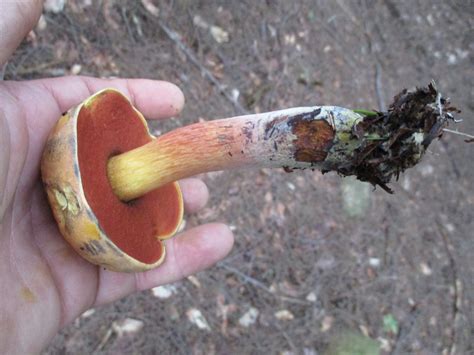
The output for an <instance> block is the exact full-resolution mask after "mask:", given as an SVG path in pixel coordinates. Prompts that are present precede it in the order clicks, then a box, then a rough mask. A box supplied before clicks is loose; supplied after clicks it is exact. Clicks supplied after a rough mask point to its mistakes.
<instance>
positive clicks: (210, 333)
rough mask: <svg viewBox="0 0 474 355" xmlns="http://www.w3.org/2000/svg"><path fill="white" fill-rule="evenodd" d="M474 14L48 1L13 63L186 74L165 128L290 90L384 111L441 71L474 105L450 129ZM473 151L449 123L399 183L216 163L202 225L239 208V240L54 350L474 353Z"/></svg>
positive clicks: (394, 4)
mask: <svg viewBox="0 0 474 355" xmlns="http://www.w3.org/2000/svg"><path fill="white" fill-rule="evenodd" d="M59 3H60V1H59ZM150 4H155V5H156V7H153V6H151V5H150ZM473 15H474V2H473V1H472V0H448V1H441V0H434V1H422V0H416V1H412V0H410V1H409V0H406V1H395V0H385V1H381V0H373V1H371V0H365V1H364V0H360V1H348V0H337V1H317V0H313V1H309V0H307V1H285V0H280V1H270V0H267V1H252V0H244V1H232V2H231V1H224V0H223V1H191V0H175V1H172V0H170V1H156V2H152V1H118V0H117V1H113V0H102V1H91V0H76V1H69V2H68V3H67V4H66V5H65V7H64V9H61V8H59V9H57V12H56V13H55V12H51V11H49V12H45V13H44V15H43V18H42V20H41V21H40V24H39V25H38V28H37V29H36V30H35V31H34V33H32V34H30V36H29V38H28V40H27V41H25V43H24V44H23V45H22V47H21V48H20V49H19V50H18V51H17V53H16V55H15V56H14V58H13V59H12V61H11V62H10V63H9V64H8V66H7V67H6V70H5V78H6V79H29V78H36V77H47V76H61V75H67V74H81V75H94V76H120V77H146V78H156V79H165V80H168V81H171V82H174V83H176V84H178V85H179V86H180V87H181V88H182V89H183V90H184V93H185V95H186V99H187V103H186V108H185V110H184V112H183V114H182V115H181V116H180V117H178V118H174V119H172V120H169V121H167V122H165V123H161V124H159V125H158V126H155V127H154V129H155V133H158V134H159V133H160V132H165V131H168V130H170V129H172V128H175V127H178V126H182V125H185V124H189V123H192V122H196V121H197V120H198V119H200V118H202V119H213V118H220V117H227V116H232V115H236V114H240V113H244V112H264V111H268V110H275V109H279V108H285V107H292V106H305V105H318V104H334V105H340V106H346V107H357V108H368V109H383V108H384V107H385V105H386V104H388V103H389V101H390V100H391V98H392V97H393V95H395V94H396V93H397V92H398V91H399V90H400V89H402V88H405V87H413V86H416V85H426V84H428V83H429V81H430V80H431V79H435V80H436V82H437V85H438V87H439V89H440V91H441V92H443V93H445V94H446V95H447V96H449V97H451V99H452V102H453V104H454V106H456V107H458V108H459V109H461V110H462V114H461V115H460V117H462V118H463V119H464V121H463V123H461V124H458V125H451V127H450V128H451V129H459V130H460V131H463V132H467V133H470V134H473V133H474V120H473V111H474V100H473V97H474V91H473V90H474V89H473V49H474V42H473V38H474V31H473V22H474V16H473ZM473 154H474V144H472V143H471V144H467V143H464V140H463V138H462V137H460V136H456V135H452V134H448V133H446V134H445V135H444V137H443V139H442V140H440V141H437V142H435V143H434V144H433V145H432V146H431V147H430V151H429V153H428V154H426V156H425V158H424V160H423V162H422V163H421V164H420V165H418V166H417V167H415V168H414V169H411V170H410V171H407V172H406V173H405V174H404V175H403V176H401V177H400V180H399V181H398V182H395V183H393V184H392V185H391V186H392V188H393V189H394V191H395V194H394V195H389V194H387V193H385V192H384V191H383V190H381V189H376V190H375V191H373V189H372V187H371V186H368V185H367V184H363V183H360V182H356V181H354V180H352V179H342V178H340V177H338V176H336V175H335V174H327V175H324V176H323V175H321V174H320V173H319V172H311V171H305V172H294V173H290V174H289V173H285V172H284V171H269V170H256V171H233V172H225V173H210V174H206V175H205V176H203V178H204V180H205V181H206V182H207V184H208V186H209V189H210V191H211V195H212V197H211V200H210V202H209V204H208V206H207V207H206V208H205V209H204V210H203V211H201V212H200V213H198V214H194V215H187V216H186V222H187V228H188V227H192V226H196V225H198V224H200V223H204V222H210V221H224V222H226V223H228V224H230V225H231V228H232V230H233V231H234V233H235V236H236V244H235V247H234V249H233V251H232V253H231V254H230V255H229V256H228V257H227V258H226V259H225V260H224V261H222V262H220V263H219V264H218V265H217V266H215V267H213V268H212V269H210V270H208V271H206V272H202V273H200V274H198V275H195V276H194V277H190V278H188V279H186V280H184V281H182V282H179V283H176V284H174V285H170V286H167V287H162V288H160V289H156V290H154V292H152V291H147V292H143V293H139V294H135V295H132V296H130V297H128V298H126V299H123V300H122V301H120V302H117V303H114V304H111V305H109V306H106V307H102V308H98V309H95V310H93V311H89V312H86V313H85V314H84V315H83V316H82V317H80V318H79V319H77V320H76V321H75V322H74V323H73V324H71V325H70V326H68V327H67V328H65V329H64V330H63V331H62V332H61V333H60V334H59V335H58V336H57V337H56V338H55V339H54V341H53V342H52V343H51V345H50V347H49V348H48V349H46V350H45V352H44V353H45V354H62V353H104V354H122V353H123V354H125V353H142V354H148V353H164V354H175V353H179V354H190V353H192V354H241V353H242V354H256V353H258V354H260V353H268V354H305V355H313V354H327V353H332V354H353V353H359V354H376V353H378V352H381V353H384V354H446V355H447V354H468V353H474V345H473V336H472V334H473V332H474V316H473V314H474V305H473V300H474V286H473V285H474V238H473V230H474V188H473V182H474V179H473V172H474V163H473V159H472V157H473ZM127 319H133V320H136V321H138V322H130V320H129V321H128V323H127V322H125V321H126V320H127ZM124 322H125V323H124ZM126 325H128V328H127V327H125V326H126ZM344 351H346V352H344Z"/></svg>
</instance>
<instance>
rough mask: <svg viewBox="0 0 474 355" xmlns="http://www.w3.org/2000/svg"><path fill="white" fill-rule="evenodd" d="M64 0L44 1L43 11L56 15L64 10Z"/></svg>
mask: <svg viewBox="0 0 474 355" xmlns="http://www.w3.org/2000/svg"><path fill="white" fill-rule="evenodd" d="M65 4H66V0H46V1H45V2H44V10H45V11H48V12H53V13H55V14H58V13H60V12H62V11H63V10H64V5H65Z"/></svg>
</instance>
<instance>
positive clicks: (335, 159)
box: [108, 83, 457, 201]
mask: <svg viewBox="0 0 474 355" xmlns="http://www.w3.org/2000/svg"><path fill="white" fill-rule="evenodd" d="M450 112H457V110H456V109H455V108H453V107H451V106H450V104H449V101H448V100H447V99H444V98H443V97H441V95H440V94H439V92H438V91H437V89H436V86H435V85H434V83H431V84H430V85H428V87H426V88H418V89H415V90H411V91H408V90H404V91H402V92H401V93H400V94H398V95H397V96H396V97H395V98H394V102H393V103H392V104H391V105H390V107H389V109H388V112H371V111H360V110H359V111H353V110H349V109H345V108H342V107H337V106H320V107H318V106H315V107H299V108H292V109H287V110H282V111H274V112H268V113H262V114H255V115H247V116H239V117H234V118H227V119H222V120H216V121H208V122H203V123H198V124H194V125H191V126H187V127H183V128H179V129H177V130H175V131H172V132H170V133H167V134H165V135H162V136H160V137H158V138H157V139H156V140H154V141H153V142H151V143H148V144H146V145H145V146H143V147H140V148H137V149H135V150H132V151H129V152H126V153H123V154H120V155H118V156H115V157H113V158H111V159H110V160H109V164H108V174H109V180H110V183H111V185H112V187H113V189H114V191H115V192H116V194H117V196H118V197H119V198H120V199H122V200H124V201H128V200H131V199H134V198H137V197H140V196H142V195H143V194H145V193H147V192H149V191H151V190H153V189H155V188H157V187H159V186H162V185H164V184H166V183H169V182H172V181H176V180H179V179H182V178H185V177H188V176H192V175H196V174H199V173H203V172H208V171H215V170H226V169H231V168H241V167H252V166H254V167H284V168H287V170H288V169H290V170H291V169H305V168H315V169H321V170H322V171H323V172H327V171H336V172H338V173H339V174H341V175H344V176H348V175H355V176H356V177H357V178H358V179H359V180H362V181H368V182H370V183H372V184H373V185H379V186H381V187H382V188H383V189H385V190H386V191H388V192H391V190H390V189H389V188H388V187H387V183H388V182H390V180H391V178H392V177H393V176H396V177H398V175H399V174H400V172H403V171H404V170H405V169H407V168H410V167H412V166H414V165H416V164H417V163H418V162H419V161H420V160H421V157H422V156H423V154H424V152H425V151H426V149H427V147H428V146H429V144H430V143H431V142H432V141H433V139H435V138H437V137H439V136H441V134H442V131H443V128H444V127H445V126H446V125H447V123H448V121H449V120H453V116H452V114H451V113H450Z"/></svg>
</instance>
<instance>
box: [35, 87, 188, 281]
mask: <svg viewBox="0 0 474 355" xmlns="http://www.w3.org/2000/svg"><path fill="white" fill-rule="evenodd" d="M153 140H154V137H152V136H151V135H150V134H149V132H148V128H147V124H146V121H145V119H144V118H143V116H142V115H141V114H140V112H138V111H137V110H136V109H135V108H134V107H133V106H132V105H131V104H130V102H129V101H128V100H127V98H126V97H125V96H123V95H122V94H121V93H120V92H118V91H116V90H113V89H106V90H102V91H100V92H98V93H96V94H95V95H92V96H91V97H89V98H88V99H86V100H85V101H84V102H82V103H81V104H80V105H78V106H77V107H75V108H72V109H71V110H69V111H68V112H66V113H65V114H64V115H63V116H62V117H61V118H60V119H59V121H58V123H57V124H56V126H55V127H54V129H53V131H52V132H51V134H50V136H49V138H48V141H47V143H46V147H45V150H44V153H43V158H42V163H41V173H42V179H43V184H44V186H45V190H46V193H47V195H48V200H49V203H50V205H51V208H52V211H53V214H54V217H55V219H56V221H57V224H58V226H59V230H60V231H61V234H62V235H63V236H64V237H65V239H66V240H67V241H68V242H69V244H71V246H72V247H73V248H74V249H75V250H76V251H77V252H78V253H79V254H80V255H81V256H83V257H84V258H85V259H87V260H89V261H90V262H92V263H94V264H97V265H101V266H103V267H106V268H108V269H111V270H115V271H124V272H132V271H144V270H148V269H152V268H154V267H156V266H158V265H160V264H161V263H162V262H163V260H164V258H165V246H164V244H163V242H162V241H163V240H164V239H166V238H169V237H171V236H172V235H174V234H175V233H176V230H177V229H178V228H179V225H180V223H181V220H182V216H183V199H182V195H181V190H180V188H179V185H178V183H177V182H170V183H168V184H164V185H163V186H161V187H160V188H158V189H156V190H155V191H151V192H150V193H148V194H146V195H144V196H141V197H140V198H137V199H135V200H133V201H128V202H123V201H121V200H120V199H119V198H117V196H115V194H114V192H113V191H112V188H111V185H110V184H109V181H108V178H107V162H108V160H109V158H110V157H112V156H114V155H117V154H120V153H123V152H127V151H129V150H131V149H134V148H137V147H140V146H142V145H144V144H147V143H149V142H151V141H153Z"/></svg>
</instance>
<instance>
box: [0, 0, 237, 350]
mask: <svg viewBox="0 0 474 355" xmlns="http://www.w3.org/2000/svg"><path fill="white" fill-rule="evenodd" d="M41 7H42V2H41V1H19V2H6V3H2V11H0V32H2V33H6V35H5V36H3V35H2V36H0V48H1V53H0V66H1V65H3V64H4V63H5V61H6V60H7V59H8V58H9V57H10V55H11V54H12V52H13V51H14V49H15V48H16V47H17V46H18V44H19V42H20V41H21V39H22V38H23V37H24V35H26V34H27V33H28V31H29V30H30V29H31V28H32V27H33V26H34V24H35V23H36V21H37V19H38V17H39V15H40V13H41ZM7 29H8V30H7ZM105 87H114V88H117V89H119V90H121V91H122V92H123V93H124V94H125V95H127V96H128V97H129V98H130V99H131V100H132V102H133V104H134V105H135V106H136V107H137V108H138V109H139V110H140V111H141V112H143V114H144V115H145V117H147V118H149V119H164V118H167V117H171V116H175V115H177V114H178V113H179V112H180V111H181V109H182V107H183V104H184V98H183V94H182V92H181V91H180V90H179V89H178V88H177V87H176V86H174V85H173V84H170V83H167V82H162V81H151V80H143V79H134V80H129V79H114V80H107V79H95V78H88V77H63V78H56V79H42V80H34V81H23V82H9V81H3V82H0V147H1V149H0V300H1V302H0V349H2V353H7V354H9V353H37V352H40V351H41V349H43V348H44V347H45V346H46V345H47V344H48V343H49V342H50V340H51V339H52V337H53V336H54V335H55V334H56V333H57V332H58V331H59V330H60V329H61V328H62V327H64V326H65V325H67V324H68V323H70V322H71V321H73V320H74V319H75V318H76V317H78V316H79V315H80V314H81V313H82V312H84V311H85V310H87V309H89V308H91V307H97V306H100V305H103V304H106V303H110V302H114V301H116V300H118V299H120V298H122V297H125V296H127V295H129V294H131V293H132V292H136V291H141V290H146V289H149V288H151V287H155V286H158V285H163V284H166V283H170V282H174V281H177V280H179V279H182V278H183V277H186V276H188V275H190V274H193V273H196V272H198V271H200V270H203V269H205V268H207V267H209V266H211V265H213V264H214V263H215V262H217V261H218V260H220V259H222V258H223V257H225V256H226V255H227V254H228V253H229V251H230V249H231V248H232V244H233V236H232V233H231V232H230V230H229V229H228V227H227V226H225V225H223V224H217V223H214V224H207V225H203V226H199V227H196V228H194V229H191V230H187V231H185V232H183V233H181V234H180V235H178V236H176V237H175V238H173V239H171V240H169V241H167V254H168V255H167V259H166V261H165V263H164V264H163V265H162V266H161V267H159V268H158V269H155V270H151V271H148V272H144V273H137V274H122V273H115V272H111V271H107V270H104V269H101V268H99V267H97V266H94V265H92V264H90V263H88V262H86V261H85V260H83V259H82V258H81V257H79V256H78V255H77V254H76V253H75V252H74V251H73V250H72V249H71V248H70V247H69V245H68V244H66V242H65V241H64V240H63V238H62V237H61V235H60V234H59V232H58V229H57V226H56V223H55V221H54V220H53V218H52V215H51V212H50V209H49V206H48V205H47V201H46V196H45V193H44V191H43V188H42V185H41V182H40V178H39V165H40V157H41V154H42V149H43V147H44V143H45V141H46V138H47V135H48V133H49V131H50V130H51V128H52V127H53V125H54V124H55V122H56V121H57V119H58V118H59V117H60V115H61V112H63V111H66V110H67V109H68V108H70V107H71V106H74V105H77V104H78V103H79V102H81V101H82V100H84V99H85V98H86V97H88V96H89V95H91V94H92V93H94V92H95V91H98V90H100V89H102V88H105ZM157 97H158V98H159V100H156V98H157ZM180 184H181V188H182V191H183V195H184V201H185V210H186V211H187V212H188V213H192V212H195V211H197V210H199V209H200V208H202V207H203V206H204V205H205V203H206V201H207V199H208V190H207V188H206V186H205V185H204V184H203V183H202V182H201V181H200V180H197V179H186V180H182V181H180Z"/></svg>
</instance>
